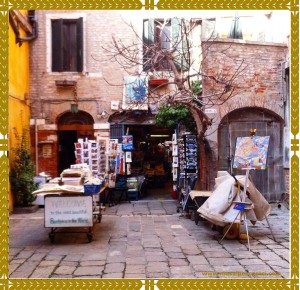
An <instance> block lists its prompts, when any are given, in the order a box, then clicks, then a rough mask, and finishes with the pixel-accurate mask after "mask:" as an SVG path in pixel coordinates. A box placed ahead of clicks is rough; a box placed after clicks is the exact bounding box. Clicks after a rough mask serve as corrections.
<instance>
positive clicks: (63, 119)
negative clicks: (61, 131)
mask: <svg viewBox="0 0 300 290" xmlns="http://www.w3.org/2000/svg"><path fill="white" fill-rule="evenodd" d="M93 124H94V119H93V117H92V116H91V115H90V114H89V113H87V112H85V111H78V113H71V112H65V113H63V114H62V115H60V116H59V117H58V120H57V125H58V127H60V126H66V125H93Z"/></svg>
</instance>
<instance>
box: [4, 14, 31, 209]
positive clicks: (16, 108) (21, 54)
mask: <svg viewBox="0 0 300 290" xmlns="http://www.w3.org/2000/svg"><path fill="white" fill-rule="evenodd" d="M20 12H21V13H22V14H23V15H26V14H27V11H25V10H24V11H22V10H21V11H20ZM20 31H21V36H26V34H25V32H24V31H22V28H21V27H20ZM25 96H26V98H27V97H29V42H24V43H23V44H22V45H21V46H19V44H16V37H15V34H14V31H13V29H12V28H11V26H9V100H8V112H9V113H8V115H9V116H8V142H9V145H8V146H9V147H8V148H9V161H10V162H11V160H12V158H13V152H12V148H14V147H15V146H16V144H17V142H16V138H15V134H14V128H16V129H17V130H18V133H19V134H22V128H24V127H25V128H28V129H29V118H30V108H29V101H28V100H25ZM9 209H10V210H12V209H13V196H12V194H11V192H10V193H9Z"/></svg>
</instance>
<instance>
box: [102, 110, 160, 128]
mask: <svg viewBox="0 0 300 290" xmlns="http://www.w3.org/2000/svg"><path fill="white" fill-rule="evenodd" d="M108 122H109V123H113V124H124V125H154V124H155V115H153V114H152V113H151V112H148V111H146V112H145V111H141V110H133V111H123V112H116V113H114V114H112V115H110V116H109V118H108Z"/></svg>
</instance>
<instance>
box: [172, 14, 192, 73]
mask: <svg viewBox="0 0 300 290" xmlns="http://www.w3.org/2000/svg"><path fill="white" fill-rule="evenodd" d="M171 25H172V47H175V51H174V53H173V56H174V60H175V65H176V67H177V69H178V70H182V71H186V70H188V69H189V63H190V61H189V54H188V52H189V51H188V35H186V33H185V31H184V29H183V27H182V26H183V25H184V26H186V27H187V28H188V22H187V20H185V19H179V18H172V22H171Z"/></svg>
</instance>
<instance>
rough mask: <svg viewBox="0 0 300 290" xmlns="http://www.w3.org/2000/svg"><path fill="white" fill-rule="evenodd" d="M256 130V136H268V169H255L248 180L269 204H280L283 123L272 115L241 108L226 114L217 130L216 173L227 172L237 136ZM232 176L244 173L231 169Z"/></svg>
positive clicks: (282, 172) (282, 170)
mask: <svg viewBox="0 0 300 290" xmlns="http://www.w3.org/2000/svg"><path fill="white" fill-rule="evenodd" d="M251 128H254V129H257V132H256V135H257V136H270V144H269V149H268V158H267V169H266V170H254V171H252V172H251V177H252V179H253V182H254V184H255V186H256V187H257V188H258V190H259V191H260V192H261V193H262V194H263V195H264V196H265V198H266V199H267V200H268V201H282V200H284V197H285V174H284V168H283V121H282V119H280V118H279V117H278V116H275V115H274V114H273V113H271V112H268V111H265V110H263V109H259V108H243V109H239V110H235V111H233V112H231V113H229V114H228V115H226V116H225V117H224V118H223V119H222V121H221V123H220V125H219V128H218V154H219V164H218V165H219V170H226V171H230V170H231V168H230V161H231V160H232V157H233V155H234V151H235V142H236V138H237V137H245V136H250V129H251ZM233 173H234V174H245V172H244V171H242V170H237V169H233Z"/></svg>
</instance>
